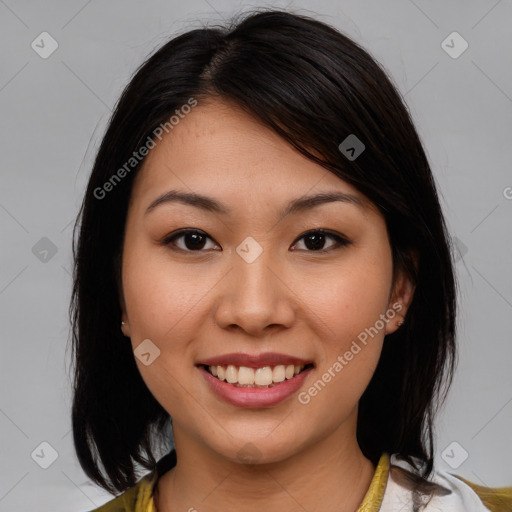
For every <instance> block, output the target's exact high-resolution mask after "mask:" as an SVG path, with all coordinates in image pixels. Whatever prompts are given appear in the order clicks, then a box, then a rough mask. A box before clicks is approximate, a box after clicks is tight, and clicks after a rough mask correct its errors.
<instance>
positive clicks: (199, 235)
mask: <svg viewBox="0 0 512 512" xmlns="http://www.w3.org/2000/svg"><path fill="white" fill-rule="evenodd" d="M181 238H183V243H184V247H183V246H181V247H180V246H179V244H177V243H176V240H179V239H181ZM207 239H210V240H211V238H210V237H209V236H208V235H206V233H204V232H203V231H198V230H197V229H182V230H180V231H178V233H174V234H173V235H171V236H168V237H166V238H165V239H164V240H163V242H162V243H163V244H164V245H174V246H177V247H178V249H179V250H182V251H186V252H200V251H201V249H203V248H204V246H205V245H206V240H207Z"/></svg>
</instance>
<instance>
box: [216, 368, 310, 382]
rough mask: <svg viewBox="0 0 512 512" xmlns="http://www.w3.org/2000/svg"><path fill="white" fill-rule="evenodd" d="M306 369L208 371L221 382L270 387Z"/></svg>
mask: <svg viewBox="0 0 512 512" xmlns="http://www.w3.org/2000/svg"><path fill="white" fill-rule="evenodd" d="M303 369H304V365H293V364H289V365H286V366H285V365H283V364H280V365H277V366H275V367H274V368H271V367H270V366H264V367H262V368H248V367H247V366H240V367H238V366H234V365H232V364H230V365H228V366H208V371H209V372H210V373H211V374H212V375H213V376H214V377H217V378H218V379H219V380H222V381H227V382H229V383H230V384H235V385H238V386H244V387H254V386H260V387H268V386H271V385H272V384H275V383H279V382H284V381H285V380H289V379H291V378H293V377H295V375H298V374H299V373H300V372H301V371H302V370H303Z"/></svg>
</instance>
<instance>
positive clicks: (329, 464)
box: [155, 429, 375, 512]
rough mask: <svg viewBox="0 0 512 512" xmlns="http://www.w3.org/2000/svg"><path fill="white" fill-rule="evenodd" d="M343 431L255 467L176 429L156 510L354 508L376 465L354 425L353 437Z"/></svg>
mask: <svg viewBox="0 0 512 512" xmlns="http://www.w3.org/2000/svg"><path fill="white" fill-rule="evenodd" d="M178 431H179V430H178ZM340 434H341V432H339V433H338V432H335V433H334V434H333V435H332V436H330V437H329V438H325V439H323V440H321V441H320V442H318V443H316V444H315V445H314V446H313V447H311V448H308V449H305V450H302V451H300V452H298V453H296V454H293V455H292V456H291V457H289V458H288V459H286V460H282V461H279V462H276V463H271V464H252V465H251V464H239V463H233V462H231V461H227V460H226V459H223V458H222V457H220V456H219V454H217V453H215V452H212V451H206V450H205V449H204V446H202V445H198V444H197V443H196V442H193V441H192V440H190V439H187V438H186V437H185V438H182V437H181V434H180V435H178V436H177V435H176V431H175V443H176V454H177V464H176V466H175V467H174V468H173V469H172V470H171V471H169V472H167V473H165V474H164V475H163V476H162V477H161V478H160V480H159V482H158V487H157V497H156V498H155V505H156V507H157V511H158V512H175V511H178V510H180V511H183V510H187V511H190V512H194V510H196V511H199V512H214V511H219V510H236V509H241V510H244V511H246V512H260V511H261V509H262V507H264V509H265V511H266V512H278V511H279V512H281V511H282V510H287V511H290V512H295V511H297V512H304V510H308V511H309V512H314V511H320V510H322V511H325V512H329V511H336V512H354V511H356V510H357V508H358V506H359V505H360V504H361V502H362V501H363V498H364V495H365V494H366V491H367V490H368V487H369V485H370V482H371V479H372V477H373V473H374V471H375V467H374V465H373V464H372V462H371V461H369V460H368V459H367V458H366V457H364V455H363V454H362V452H361V450H360V449H359V446H358V444H357V441H356V439H355V429H354V436H353V438H351V439H347V437H346V436H341V435H340ZM178 446H179V448H178Z"/></svg>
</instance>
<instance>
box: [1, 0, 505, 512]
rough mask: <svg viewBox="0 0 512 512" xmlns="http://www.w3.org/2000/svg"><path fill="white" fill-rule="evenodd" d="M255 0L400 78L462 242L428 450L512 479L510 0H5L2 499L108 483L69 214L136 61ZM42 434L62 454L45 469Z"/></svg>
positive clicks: (85, 501)
mask: <svg viewBox="0 0 512 512" xmlns="http://www.w3.org/2000/svg"><path fill="white" fill-rule="evenodd" d="M265 5H268V6H270V5H272V6H275V7H291V8H293V9H296V10H297V11H298V12H300V13H303V14H310V15H313V16H315V17H317V18H318V19H320V20H323V21H325V22H327V23H330V24H333V25H334V26H336V27H337V28H339V29H341V30H342V31H344V32H345V33H346V34H347V35H349V36H351V37H352V38H354V39H355V40H356V41H358V42H359V43H360V44H362V45H363V46H364V47H365V48H366V49H367V50H369V51H370V53H371V54H372V55H373V56H374V57H376V58H377V59H378V60H379V61H380V62H381V63H382V64H383V65H384V66H385V67H386V68H387V69H388V70H389V72H390V73H391V75H392V76H393V78H394V80H395V82H396V84H397V86H398V88H399V89H400V91H401V92H402V93H403V95H404V97H405V99H406V101H407V103H408V105H409V107H410V109H411V112H412V115H413V118H414V120H415V122H416V125H417V127H418V130H419V133H420V136H421V137H422V140H423V142H424V145H425V149H426V151H427V154H428V157H429V159H430V162H431V164H432V167H433V170H434V173H435V176H436V179H437V181H438V184H439V187H440V190H441V194H442V203H443V206H444V209H445V213H446V217H447V221H448V225H449V228H450V230H451V232H452V233H453V235H454V236H455V237H456V239H457V247H458V251H459V261H458V263H457V271H458V276H459V279H460V305H461V314H460V317H459V326H460V335H459V347H460V362H459V368H458V372H457V375H456V379H455V383H454V386H453V388H452V391H451V394H450V396H449V400H448V403H447V406H446V407H445V409H444V412H443V414H442V415H441V416H440V417H439V421H438V443H437V447H438V458H437V465H438V467H439V468H440V469H446V470H450V471H452V472H454V473H458V474H460V475H462V476H465V477H466V478H468V479H470V480H472V481H474V482H476V483H480V484H484V485H491V486H498V485H511V484H512V465H511V464H510V461H511V460H512V442H511V441H512V435H511V432H512V428H511V427H512V376H511V361H512V343H510V341H511V339H510V332H511V328H512V314H511V313H512V273H511V271H510V270H511V269H510V263H511V255H512V254H511V253H512V237H511V233H512V229H511V228H512V216H511V210H512V200H511V198H512V188H510V187H512V173H511V172H510V169H511V162H512V148H511V134H512V65H511V64H512V63H511V61H512V57H511V51H510V50H511V49H512V33H511V30H510V26H511V21H512V3H511V2H510V0H509V1H507V0H500V1H496V0H492V1H453V0H452V1H440V0H439V1H425V0H415V1H412V0H393V1H385V2H383V1H382V0H371V1H368V0H365V1H360V0H346V1H335V0H322V1H319V2H315V3H314V4H313V3H307V2H290V3H285V2H274V3H273V4H267V3H265V2H262V3H258V4H244V5H240V4H238V3H237V2H234V1H232V0H229V1H214V0H188V1H187V2H178V1H177V0H171V1H156V0H153V1H148V2H141V1H139V2H137V1H133V0H131V1H125V2H121V1H110V0H109V1H108V2H107V1H100V0H90V1H84V0H74V1H67V2H64V1H60V2H59V1H46V2H35V1H32V2H29V1H19V0H18V1H15V0H0V34H1V35H0V37H1V46H0V48H1V75H0V109H1V110H0V111H1V117H0V119H1V136H0V144H1V148H0V150H1V189H0V225H1V233H2V262H1V268H0V311H1V313H0V314H1V321H0V322H1V323H0V325H1V343H2V345H1V347H2V358H1V361H0V364H1V367H0V375H1V379H2V386H1V394H0V427H1V432H2V435H1V437H0V446H1V453H2V456H1V457H0V472H1V473H0V474H1V480H0V511H13V510H16V511H20V512H28V511H36V510H37V511H38V512H45V511H52V512H59V511H67V512H70V511H71V510H75V511H77V512H78V511H84V510H90V509H92V508H95V507H98V506H99V505H101V504H102V503H104V502H106V501H108V500H110V499H111V496H110V495H108V494H106V493H104V492H102V491H100V490H98V489H97V488H96V487H95V486H94V485H92V484H91V483H90V482H89V481H88V478H87V477H86V476H85V475H84V473H83V472H82V470H81V468H80V467H79V465H78V463H77V461H76V457H75V454H74V450H73V444H72V437H71V434H70V425H71V424H70V404H71V383H70V378H69V367H70V365H69V360H70V351H69V350H68V349H67V343H68V336H69V328H68V320H67V306H68V300H69V295H70V290H71V277H70V267H71V231H72V229H71V227H72V221H73V219H74V217H75V215H76V213H77V209H78V206H79V204H80V200H81V197H82V193H83V190H84V185H85V183H86V180H87V177H88V174H89V172H90V169H91V164H92V159H93V156H94V153H95V151H96V149H97V147H98V144H99V141H100V138H101V136H102V134H103V130H104V128H105V125H106V121H107V119H108V116H109V115H110V111H111V108H112V106H113V105H114V103H115V101H116V100H117V98H118V96H119V94H120V92H121V90H122V88H123V86H124V85H125V84H126V83H127V81H128V79H129V77H130V75H131V73H132V72H133V71H134V70H135V68H136V67H137V66H138V65H139V64H140V63H141V62H142V61H143V59H144V58H145V57H146V56H147V55H148V54H149V53H151V52H152V51H153V50H154V49H155V48H157V47H158V46H160V45H161V44H162V43H163V42H164V41H166V40H167V39H168V38H169V37H170V36H172V35H173V34H176V33H177V32H179V31H182V30H184V29H185V28H195V27H198V26H199V25H200V22H206V21H209V22H210V23H214V22H219V21H222V20H223V19H225V18H228V17H230V16H231V15H232V14H234V13H237V12H240V11H241V10H244V9H245V8H247V7H257V6H265ZM43 31H46V32H49V33H50V34H51V36H52V37H53V38H54V39H55V40H56V41H57V43H58V49H57V50H56V51H55V52H54V53H53V54H52V55H51V56H49V57H48V58H47V59H43V58H41V57H40V56H39V54H38V53H36V52H35V51H34V50H33V49H32V47H31V43H32V41H34V40H35V41H36V43H37V42H38V41H39V45H40V46H42V43H41V42H40V38H38V36H39V34H41V32H43ZM453 31H457V32H458V33H459V34H460V35H461V36H462V37H463V38H464V39H465V40H466V41H467V42H468V44H469V47H468V49H467V50H466V51H465V52H464V53H462V55H460V56H459V57H458V58H452V57H451V56H450V55H448V53H446V51H445V50H444V49H443V47H442V46H441V43H442V41H443V40H445V38H446V37H447V36H448V35H449V34H451V33H452V32H453ZM445 44H449V45H450V46H454V48H453V49H452V51H457V50H459V49H460V48H461V46H460V44H461V43H460V41H457V40H454V42H453V43H451V42H450V39H448V42H447V43H445ZM45 48H46V49H48V48H49V43H48V40H46V43H45ZM507 187H508V188H507ZM44 237H46V238H47V239H48V240H49V241H51V242H49V241H48V240H46V239H45V240H43V241H41V239H42V238H44ZM34 246H35V249H33V248H34ZM53 246H55V247H53ZM55 249H57V252H56V253H55V254H53V251H55ZM45 250H47V251H48V252H47V253H45V252H44V251H45ZM42 442H46V443H49V444H50V445H51V447H53V449H54V450H55V451H56V452H57V453H58V457H57V459H56V460H55V461H54V462H53V463H52V464H51V466H50V467H48V468H47V469H43V468H42V467H40V465H41V464H43V465H44V463H45V462H46V463H49V462H51V453H52V452H51V448H49V447H47V446H46V445H43V446H42V447H41V443H42ZM453 442H456V443H457V444H455V445H454V444H451V443H453ZM466 453H467V454H468V456H467V459H466V460H464V461H463V459H464V457H465V456H466ZM31 454H33V455H31ZM36 454H39V457H38V456H37V455H36ZM455 466H458V467H457V468H456V469H454V467H455Z"/></svg>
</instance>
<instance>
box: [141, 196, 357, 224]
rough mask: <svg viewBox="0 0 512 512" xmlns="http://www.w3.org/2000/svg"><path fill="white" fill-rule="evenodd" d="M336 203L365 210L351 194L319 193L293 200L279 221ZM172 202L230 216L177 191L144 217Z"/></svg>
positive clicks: (211, 202)
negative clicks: (323, 205)
mask: <svg viewBox="0 0 512 512" xmlns="http://www.w3.org/2000/svg"><path fill="white" fill-rule="evenodd" d="M336 201H339V202H342V203H348V204H352V205H354V206H357V207H359V208H361V209H363V210H364V209H365V204H364V203H363V201H362V200H361V199H360V198H359V197H357V196H355V195H353V194H346V193H344V192H320V193H318V194H315V195H312V196H302V197H299V198H297V199H293V200H292V201H290V203H289V204H288V205H287V206H286V207H285V208H284V209H282V210H281V211H280V212H279V214H278V215H279V219H282V218H284V217H286V216H288V215H291V214H296V213H299V212H302V211H305V210H310V209H312V208H315V207H316V206H319V205H321V204H326V203H333V202H336ZM174 202H179V203H183V204H186V205H190V206H195V207H196V208H200V209H201V210H204V211H207V212H213V213H218V214H221V215H230V214H231V210H230V209H229V208H227V207H226V206H224V205H223V204H222V203H219V202H218V201H216V200H215V199H213V198H211V197H207V196H203V195H201V194H196V193H193V192H180V191H178V190H170V191H168V192H166V193H164V194H162V195H161V196H159V197H157V198H156V199H155V200H154V201H153V202H152V203H151V204H150V205H149V206H148V208H147V209H146V212H145V214H144V215H147V214H148V213H149V212H151V211H153V210H154V209H155V208H157V207H158V206H160V205H162V204H167V203H174Z"/></svg>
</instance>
